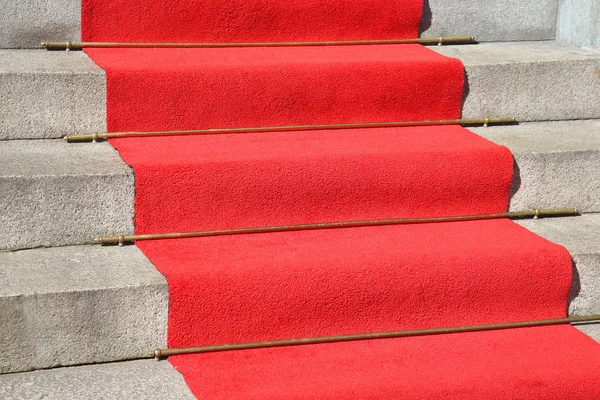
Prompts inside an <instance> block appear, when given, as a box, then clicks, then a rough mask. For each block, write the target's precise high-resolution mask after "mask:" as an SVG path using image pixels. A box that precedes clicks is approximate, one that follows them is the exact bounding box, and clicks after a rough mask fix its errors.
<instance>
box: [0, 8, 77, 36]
mask: <svg viewBox="0 0 600 400" xmlns="http://www.w3.org/2000/svg"><path fill="white" fill-rule="evenodd" d="M0 10H2V12H1V13H0V27H2V28H1V29H0V48H27V47H38V46H39V45H40V42H42V41H45V40H51V41H66V40H70V41H78V40H81V32H80V31H81V28H80V20H81V0H52V1H49V0H19V1H17V0H0Z"/></svg>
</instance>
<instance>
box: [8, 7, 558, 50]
mask: <svg viewBox="0 0 600 400" xmlns="http://www.w3.org/2000/svg"><path fill="white" fill-rule="evenodd" d="M424 3H425V4H424V7H423V19H422V23H421V29H420V31H421V32H422V35H423V36H426V37H434V36H442V35H446V36H451V35H454V36H456V35H463V34H464V35H475V36H477V37H478V39H479V40H482V41H508V40H548V39H554V37H555V30H556V29H555V27H556V19H557V8H558V0H534V1H530V2H528V3H527V4H524V3H523V2H522V1H520V0H489V1H487V2H481V1H479V0H462V1H457V0H455V1H448V0H427V1H425V2H424ZM0 9H1V10H3V12H2V14H0V26H2V28H3V29H2V30H1V31H0V48H28V47H29V48H30V47H37V46H39V43H40V42H41V41H45V40H61V41H66V40H70V41H78V40H80V38H81V1H80V0H60V1H52V2H48V1H43V0H32V1H12V0H0ZM366 39H367V38H366Z"/></svg>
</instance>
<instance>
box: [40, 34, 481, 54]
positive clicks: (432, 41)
mask: <svg viewBox="0 0 600 400" xmlns="http://www.w3.org/2000/svg"><path fill="white" fill-rule="evenodd" d="M475 42H476V41H475V37H474V36H447V37H437V38H409V39H383V40H342V41H335V40H331V41H317V42H230V43H223V42H216V43H165V42H158V43H143V42H42V43H41V46H42V47H45V48H46V50H54V51H56V50H59V51H60V50H83V49H84V48H103V49H107V48H224V47H299V46H356V45H378V44H411V43H416V44H423V45H438V46H441V45H445V44H470V43H475Z"/></svg>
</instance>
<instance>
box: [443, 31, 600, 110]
mask: <svg viewBox="0 0 600 400" xmlns="http://www.w3.org/2000/svg"><path fill="white" fill-rule="evenodd" d="M432 49H433V50H434V51H437V52H439V53H441V54H443V55H446V56H449V57H456V58H459V59H461V60H462V61H463V63H464V64H465V69H466V77H467V87H466V88H465V101H464V105H463V117H464V118H480V117H482V116H490V117H492V116H493V117H497V116H513V117H516V118H517V119H518V120H519V121H544V120H566V119H592V118H600V50H597V49H591V48H589V49H582V48H579V47H576V46H573V45H569V44H565V43H559V42H554V41H548V42H517V43H482V44H479V45H469V46H442V47H432Z"/></svg>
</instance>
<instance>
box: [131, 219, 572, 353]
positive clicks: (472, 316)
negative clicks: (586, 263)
mask: <svg viewBox="0 0 600 400" xmlns="http://www.w3.org/2000/svg"><path fill="white" fill-rule="evenodd" d="M138 246H139V247H140V248H141V249H142V251H144V253H145V254H146V255H148V257H149V258H150V259H151V260H152V261H153V262H154V263H155V264H156V265H157V267H158V268H159V270H160V271H161V272H162V273H163V274H165V275H166V276H167V279H168V281H169V290H170V294H171V311H170V316H169V328H170V334H169V346H170V347H191V346H194V345H208V344H219V343H221V344H223V343H240V342H248V341H263V340H267V339H274V340H275V339H285V338H293V337H313V336H324V335H334V334H337V335H339V334H346V333H363V332H379V331H393V330H401V329H419V328H433V327H444V326H459V325H472V324H482V323H494V322H505V321H520V320H528V319H544V318H560V317H564V313H565V311H564V306H565V299H566V297H567V295H568V292H569V288H570V284H571V271H570V269H568V268H564V266H565V265H570V264H571V261H570V256H569V254H568V252H567V251H566V250H565V249H564V248H562V247H560V246H557V245H554V244H552V243H550V242H548V241H546V240H545V239H542V238H540V237H539V236H536V235H533V234H532V233H530V232H528V231H527V230H525V229H524V228H521V227H520V226H518V225H517V224H515V223H513V222H512V221H508V220H496V221H473V222H462V223H439V224H424V225H410V226H382V227H365V228H350V229H335V230H319V231H308V232H285V233H274V234H261V235H241V236H235V237H233V236H221V237H213V238H206V239H200V240H198V239H186V240H168V241H152V242H141V243H140V244H139V245H138ZM432 249H435V251H432ZM541 277H543V279H541ZM419 340H421V341H422V342H421V345H422V346H423V347H426V346H427V341H428V340H429V338H421V339H419ZM325 347H326V346H325Z"/></svg>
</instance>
